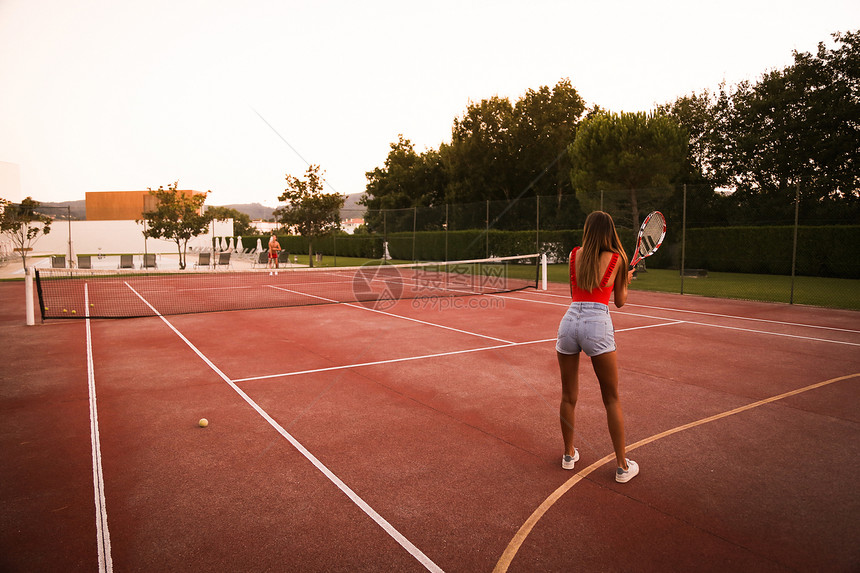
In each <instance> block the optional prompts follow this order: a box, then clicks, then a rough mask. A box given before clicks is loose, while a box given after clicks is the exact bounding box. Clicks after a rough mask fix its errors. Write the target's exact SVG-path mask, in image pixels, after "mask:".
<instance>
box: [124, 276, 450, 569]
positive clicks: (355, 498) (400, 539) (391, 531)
mask: <svg viewBox="0 0 860 573" xmlns="http://www.w3.org/2000/svg"><path fill="white" fill-rule="evenodd" d="M125 285H126V286H127V287H128V288H129V289H131V291H132V292H133V293H134V294H135V295H137V297H138V298H140V300H142V301H143V303H144V304H145V305H146V306H148V307H149V308H150V309H152V311H153V312H154V313H155V314H156V315H157V316H158V317H159V318H160V319H161V320H162V322H164V324H166V325H167V326H168V328H170V330H172V331H173V332H174V333H175V334H176V335H177V336H178V337H179V338H180V339H181V340H182V341H183V342H184V343H185V344H186V345H188V347H189V348H190V349H191V350H192V351H193V352H194V353H195V354H196V355H197V356H199V357H200V359H201V360H203V362H204V363H205V364H206V365H207V366H209V368H211V369H212V371H213V372H215V373H216V374H217V375H218V376H219V377H220V378H221V379H222V380H223V381H224V382H226V383H227V384H228V385H229V386H230V387H231V388H233V390H234V391H235V392H236V393H237V394H239V396H241V397H242V399H243V400H245V402H247V403H248V405H249V406H251V408H253V409H254V410H255V411H256V412H257V413H258V414H259V415H260V416H261V417H262V418H263V419H264V420H266V422H268V423H269V425H270V426H272V427H273V428H274V429H275V431H277V432H278V433H279V434H280V435H281V436H283V437H284V438H285V439H286V440H287V441H288V442H290V444H292V446H293V447H294V448H296V450H298V451H299V452H300V453H301V454H302V455H303V456H304V457H305V458H306V459H307V460H308V461H310V462H311V463H312V464H313V465H314V467H316V468H317V469H318V470H319V471H320V472H321V473H322V474H323V475H324V476H326V477H327V478H328V479H329V481H331V482H332V483H333V484H334V485H335V486H337V488H338V489H340V490H341V491H342V492H343V493H344V494H345V495H346V496H347V497H348V498H349V499H350V500H352V502H353V503H354V504H355V505H357V506H358V507H359V508H360V509H361V510H362V511H363V512H364V513H365V514H367V515H368V516H369V517H370V518H371V519H372V520H373V521H375V522H376V524H377V525H379V526H380V527H381V528H382V529H383V530H384V531H385V532H386V533H387V534H388V535H389V536H391V538H392V539H394V540H395V541H396V542H397V543H399V544H400V546H401V547H403V548H404V549H406V551H408V552H409V554H410V555H412V556H413V557H414V558H415V559H416V560H417V561H418V562H419V563H421V564H422V565H423V566H424V567H425V568H426V569H427V570H429V571H438V572H440V573H441V572H442V569H441V568H440V567H439V566H438V565H436V564H435V563H434V562H433V561H432V560H431V559H430V558H429V557H427V556H426V555H425V554H424V553H423V552H422V551H421V550H420V549H418V548H417V547H416V546H415V545H414V544H413V543H412V542H411V541H409V540H408V539H406V537H405V536H404V535H403V534H402V533H400V532H399V531H397V529H395V528H394V526H393V525H391V524H390V523H389V522H388V521H387V520H386V519H385V518H384V517H382V516H381V515H380V514H379V513H377V512H376V510H374V509H373V508H372V507H370V505H368V504H367V502H365V501H364V500H363V499H362V498H361V497H360V496H359V495H358V494H357V493H355V492H354V491H353V490H352V488H350V487H349V486H348V485H346V484H345V483H344V482H343V480H341V479H340V478H339V477H337V476H336V475H335V474H334V473H333V472H332V471H331V470H330V469H328V468H327V467H326V466H325V465H324V464H323V463H322V462H321V461H320V460H319V459H318V458H317V457H316V456H314V455H313V454H312V453H311V452H310V451H308V449H307V448H305V447H304V446H303V445H302V444H301V442H299V441H298V440H297V439H296V438H295V437H293V435H292V434H290V433H289V432H288V431H287V430H285V429H284V427H283V426H281V425H280V424H279V423H278V422H276V421H275V420H274V418H272V417H271V416H269V414H268V412H266V411H265V410H264V409H263V408H262V407H260V405H259V404H257V403H256V402H255V401H254V400H253V399H252V398H251V397H250V396H248V395H247V394H246V393H245V392H243V391H242V389H241V388H239V387H238V386H237V385H236V383H235V382H233V380H231V379H230V378H229V377H228V376H227V375H226V374H224V373H223V372H222V371H221V370H220V369H219V368H218V367H217V366H215V364H213V363H212V361H211V360H209V358H207V357H206V356H205V355H204V354H203V353H202V352H201V351H200V350H198V349H197V347H196V346H194V344H192V343H191V341H190V340H188V339H187V338H186V337H185V335H183V334H182V333H181V332H179V330H178V329H177V328H176V327H175V326H173V324H171V323H170V321H169V320H167V319H166V318H165V317H164V316H162V315H161V313H159V312H158V310H156V309H155V307H153V306H152V305H151V304H149V301H147V300H146V299H145V298H143V297H142V296H140V294H139V293H138V292H137V291H136V290H134V288H132V286H131V285H129V284H128V283H125Z"/></svg>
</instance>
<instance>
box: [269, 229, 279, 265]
mask: <svg viewBox="0 0 860 573" xmlns="http://www.w3.org/2000/svg"><path fill="white" fill-rule="evenodd" d="M280 252H281V244H280V243H279V242H278V238H277V237H276V236H275V233H274V232H272V234H271V235H270V236H269V268H270V269H275V270H274V272H275V274H277V272H278V271H277V269H278V255H279V253H280ZM269 274H272V271H269Z"/></svg>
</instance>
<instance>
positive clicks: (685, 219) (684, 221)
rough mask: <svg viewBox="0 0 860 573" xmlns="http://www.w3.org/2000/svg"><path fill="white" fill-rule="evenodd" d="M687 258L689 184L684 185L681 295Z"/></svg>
mask: <svg viewBox="0 0 860 573" xmlns="http://www.w3.org/2000/svg"><path fill="white" fill-rule="evenodd" d="M686 257H687V184H686V183H684V194H683V206H682V208H681V294H684V268H685V266H686V262H687V261H686Z"/></svg>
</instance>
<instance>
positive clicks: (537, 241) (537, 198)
mask: <svg viewBox="0 0 860 573" xmlns="http://www.w3.org/2000/svg"><path fill="white" fill-rule="evenodd" d="M535 201H537V220H536V221H535V229H536V230H535V247H536V248H537V250H536V251H535V253H540V195H535Z"/></svg>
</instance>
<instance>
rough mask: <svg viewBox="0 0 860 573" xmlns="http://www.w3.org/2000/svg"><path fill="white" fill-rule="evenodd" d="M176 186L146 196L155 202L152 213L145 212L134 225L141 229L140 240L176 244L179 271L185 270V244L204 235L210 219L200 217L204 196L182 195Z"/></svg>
mask: <svg viewBox="0 0 860 573" xmlns="http://www.w3.org/2000/svg"><path fill="white" fill-rule="evenodd" d="M178 186H179V182H178V181H177V182H175V183H172V184H170V185H168V186H167V189H165V188H164V187H163V186H161V187H159V188H158V189H157V190H155V191H153V190H152V188H149V194H150V195H152V196H154V197H155V199H156V207H155V210H154V211H146V212H144V213H143V218H142V219H140V220H138V221H137V222H138V223H142V224H143V225H144V231H143V236H144V237H150V238H156V239H158V238H160V239H166V240H168V241H173V242H174V243H176V247H177V250H178V251H179V268H180V269H185V266H186V264H185V254H186V252H187V250H188V241H189V240H191V238H193V237H196V236H198V235H202V234H203V233H205V232H206V229H207V227H208V226H209V222H210V221H211V219H210V218H209V216H207V215H204V214H202V212H203V204H204V203H205V202H206V196H207V195H208V194H209V191H207V192H206V193H186V192H183V191H180V190H179V189H178Z"/></svg>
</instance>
